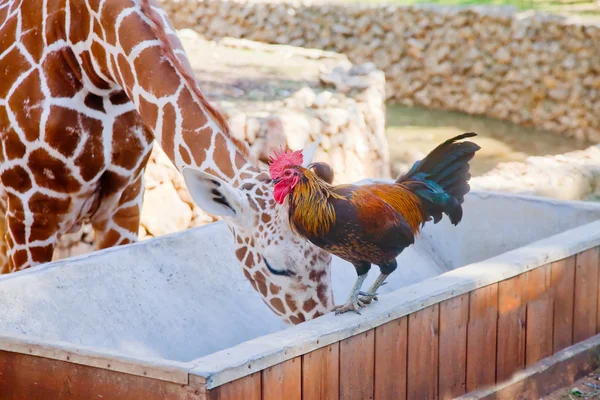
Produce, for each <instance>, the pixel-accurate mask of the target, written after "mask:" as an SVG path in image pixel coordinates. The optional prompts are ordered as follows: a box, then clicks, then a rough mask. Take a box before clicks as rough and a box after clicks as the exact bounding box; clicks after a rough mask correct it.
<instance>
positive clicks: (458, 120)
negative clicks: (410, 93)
mask: <svg viewBox="0 0 600 400" xmlns="http://www.w3.org/2000/svg"><path fill="white" fill-rule="evenodd" d="M386 112H387V125H388V127H387V137H388V142H389V146H390V158H391V163H392V170H393V172H394V174H397V173H398V172H400V171H401V170H402V169H403V168H406V167H407V166H410V165H412V163H413V162H415V161H416V160H419V159H421V158H422V157H423V156H425V155H426V154H427V153H428V152H429V151H431V150H432V149H433V148H434V147H435V146H437V145H438V144H440V143H442V142H443V141H444V140H446V139H449V138H451V137H453V136H456V135H459V134H461V133H465V132H471V131H474V132H477V134H478V135H479V136H477V137H475V138H474V139H473V140H474V141H476V143H478V144H479V145H480V146H481V147H482V149H481V150H480V151H479V152H477V156H476V157H475V159H474V160H473V161H472V162H471V171H472V174H473V176H478V175H481V174H483V173H485V172H487V171H489V170H491V169H493V168H494V167H495V166H496V165H497V164H498V163H499V162H504V161H523V160H525V158H527V157H529V156H545V155H554V154H561V153H567V152H570V151H574V150H580V149H585V148H587V147H589V146H592V145H593V144H592V143H590V142H583V141H577V140H575V139H572V138H567V137H565V136H562V135H560V134H557V133H553V132H544V131H539V130H536V129H532V128H524V127H522V126H518V125H514V124H511V123H508V122H503V121H499V120H495V119H490V118H485V117H477V116H470V115H466V114H462V113H458V112H449V111H436V110H427V109H424V108H411V107H404V106H396V105H388V106H387V107H386Z"/></svg>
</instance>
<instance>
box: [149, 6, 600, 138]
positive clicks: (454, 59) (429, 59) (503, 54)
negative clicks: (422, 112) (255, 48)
mask: <svg viewBox="0 0 600 400" xmlns="http://www.w3.org/2000/svg"><path fill="white" fill-rule="evenodd" d="M161 3H162V5H163V7H164V8H165V9H166V10H167V12H168V13H169V15H170V16H171V18H172V20H173V21H174V23H175V25H176V26H177V27H179V28H184V27H185V28H192V29H195V30H196V31H198V32H199V33H201V34H203V35H205V36H206V37H208V38H220V37H224V36H231V37H237V38H247V39H251V40H256V41H262V42H267V43H280V44H291V45H294V46H302V47H310V48H318V49H324V50H330V51H335V52H339V53H344V54H346V55H348V57H349V59H350V61H352V62H367V61H372V62H374V63H375V64H376V65H377V67H378V68H380V69H382V70H383V71H385V74H386V80H387V88H386V94H387V96H388V98H390V99H392V100H394V101H397V102H400V103H403V104H408V105H411V104H419V105H423V106H427V107H435V108H441V109H451V110H458V111H463V112H467V113H473V114H484V115H488V116H491V117H496V118H500V119H504V120H509V121H512V122H514V123H518V124H524V125H531V126H536V127H539V128H542V129H546V130H553V131H557V132H561V133H564V134H565V135H573V136H576V137H581V138H588V139H591V140H594V141H597V140H599V139H600V52H598V48H600V27H597V26H591V25H588V26H582V25H578V24H574V23H571V22H569V21H566V20H564V19H561V18H558V17H554V16H540V15H535V14H529V13H521V14H516V13H513V12H511V11H510V9H489V8H487V9H486V8H473V9H459V8H440V7H424V6H412V7H402V6H396V5H385V4H380V5H373V6H355V5H347V4H331V3H329V2H328V3H327V4H324V3H322V4H310V3H298V2H294V3H292V2H264V1H240V0H238V1H226V0H205V1H202V0H161Z"/></svg>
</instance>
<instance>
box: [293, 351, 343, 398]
mask: <svg viewBox="0 0 600 400" xmlns="http://www.w3.org/2000/svg"><path fill="white" fill-rule="evenodd" d="M339 397H340V344H339V343H334V344H331V345H329V346H327V347H322V348H320V349H317V350H315V351H311V352H310V353H308V354H305V355H303V356H302V398H303V399H305V400H337V399H338V398H339Z"/></svg>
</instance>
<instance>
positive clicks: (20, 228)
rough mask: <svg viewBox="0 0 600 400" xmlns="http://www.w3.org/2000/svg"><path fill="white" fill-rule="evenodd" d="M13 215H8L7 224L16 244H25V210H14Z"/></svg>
mask: <svg viewBox="0 0 600 400" xmlns="http://www.w3.org/2000/svg"><path fill="white" fill-rule="evenodd" d="M11 211H12V212H13V215H8V214H7V215H6V225H7V226H8V230H9V231H10V233H11V236H12V238H13V240H14V243H15V244H25V224H24V223H23V210H13V209H11ZM15 215H16V216H19V218H17V217H15Z"/></svg>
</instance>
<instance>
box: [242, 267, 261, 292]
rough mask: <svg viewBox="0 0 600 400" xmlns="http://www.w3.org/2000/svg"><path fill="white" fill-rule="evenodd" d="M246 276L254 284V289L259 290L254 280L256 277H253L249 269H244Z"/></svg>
mask: <svg viewBox="0 0 600 400" xmlns="http://www.w3.org/2000/svg"><path fill="white" fill-rule="evenodd" d="M244 276H245V277H246V279H248V280H249V281H250V284H251V285H252V287H253V288H254V290H258V288H257V287H256V282H254V279H252V276H251V275H250V272H248V270H244Z"/></svg>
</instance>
